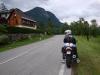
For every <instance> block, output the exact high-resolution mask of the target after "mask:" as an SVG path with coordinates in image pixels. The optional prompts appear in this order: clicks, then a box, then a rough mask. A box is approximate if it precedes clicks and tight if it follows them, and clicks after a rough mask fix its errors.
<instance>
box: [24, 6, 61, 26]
mask: <svg viewBox="0 0 100 75" xmlns="http://www.w3.org/2000/svg"><path fill="white" fill-rule="evenodd" d="M25 14H27V15H29V16H31V17H32V18H33V19H35V20H36V21H38V23H42V24H45V25H46V24H47V23H48V20H49V19H50V20H51V22H52V23H53V25H55V26H59V25H61V22H60V21H59V19H58V18H57V17H56V16H55V15H54V14H53V13H51V12H49V11H46V10H45V9H43V8H41V7H36V8H34V9H32V10H29V11H27V12H25Z"/></svg>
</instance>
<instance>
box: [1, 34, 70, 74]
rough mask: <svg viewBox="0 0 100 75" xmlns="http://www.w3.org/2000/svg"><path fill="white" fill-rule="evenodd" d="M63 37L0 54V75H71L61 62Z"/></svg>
mask: <svg viewBox="0 0 100 75" xmlns="http://www.w3.org/2000/svg"><path fill="white" fill-rule="evenodd" d="M63 38H64V36H63V35H56V36H54V37H52V38H49V39H46V40H43V41H40V42H37V43H33V44H29V45H26V46H22V47H19V48H15V49H12V50H9V51H6V52H2V53H0V75H71V69H68V68H66V66H65V63H64V62H62V57H61V56H62V55H61V47H62V46H63Z"/></svg>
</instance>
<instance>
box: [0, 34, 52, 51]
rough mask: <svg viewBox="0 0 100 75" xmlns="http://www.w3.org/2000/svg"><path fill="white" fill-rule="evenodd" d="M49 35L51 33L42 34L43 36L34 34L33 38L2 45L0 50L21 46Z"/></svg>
mask: <svg viewBox="0 0 100 75" xmlns="http://www.w3.org/2000/svg"><path fill="white" fill-rule="evenodd" d="M49 37H51V35H45V36H42V38H40V35H34V36H32V38H31V39H24V40H19V41H16V42H13V43H10V44H7V45H5V46H0V52H4V51H7V50H10V49H13V48H16V47H19V46H23V45H27V44H30V43H33V42H37V41H41V40H44V39H47V38H49Z"/></svg>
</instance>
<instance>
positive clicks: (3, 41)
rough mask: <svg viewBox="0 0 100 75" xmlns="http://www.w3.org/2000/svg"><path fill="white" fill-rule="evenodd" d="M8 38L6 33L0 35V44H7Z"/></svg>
mask: <svg viewBox="0 0 100 75" xmlns="http://www.w3.org/2000/svg"><path fill="white" fill-rule="evenodd" d="M8 43H9V38H8V36H7V35H0V45H4V44H8Z"/></svg>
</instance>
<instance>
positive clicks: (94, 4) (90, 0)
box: [2, 0, 100, 24]
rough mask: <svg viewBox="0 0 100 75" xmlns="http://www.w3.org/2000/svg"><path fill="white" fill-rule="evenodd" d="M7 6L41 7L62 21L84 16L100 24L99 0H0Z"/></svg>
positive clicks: (28, 8)
mask: <svg viewBox="0 0 100 75" xmlns="http://www.w3.org/2000/svg"><path fill="white" fill-rule="evenodd" d="M2 1H3V2H4V3H5V4H6V6H7V7H8V8H20V9H21V10H23V11H27V10H30V9H32V8H34V7H43V8H44V9H46V10H48V11H51V12H53V13H54V14H55V15H56V16H57V17H58V18H59V19H60V21H62V22H70V21H74V20H78V18H79V17H84V18H85V19H86V20H91V19H97V21H98V22H99V24H100V0H2Z"/></svg>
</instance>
